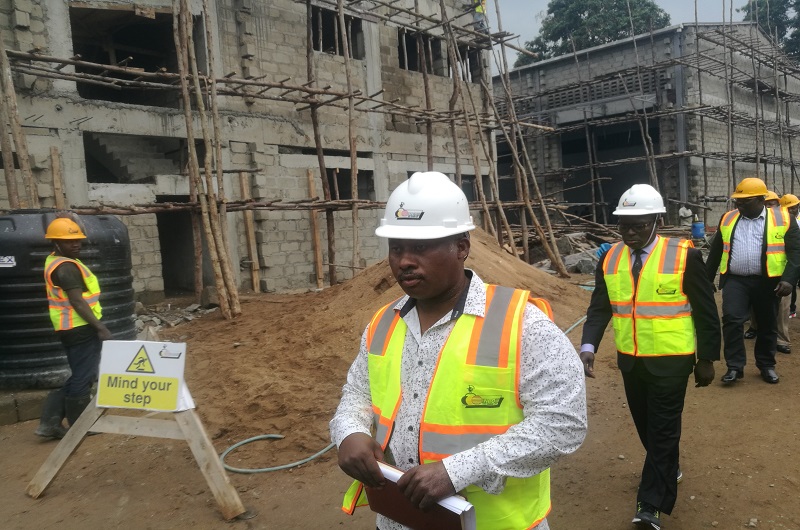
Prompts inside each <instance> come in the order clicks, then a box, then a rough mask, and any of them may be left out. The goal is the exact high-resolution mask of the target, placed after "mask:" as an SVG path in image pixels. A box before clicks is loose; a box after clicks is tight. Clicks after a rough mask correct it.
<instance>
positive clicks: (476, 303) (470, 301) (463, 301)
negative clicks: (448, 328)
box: [394, 269, 486, 320]
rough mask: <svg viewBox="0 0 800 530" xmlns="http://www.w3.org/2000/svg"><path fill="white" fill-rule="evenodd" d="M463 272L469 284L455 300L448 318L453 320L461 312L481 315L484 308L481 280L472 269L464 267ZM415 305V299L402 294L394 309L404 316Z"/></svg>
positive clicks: (483, 290) (483, 292)
mask: <svg viewBox="0 0 800 530" xmlns="http://www.w3.org/2000/svg"><path fill="white" fill-rule="evenodd" d="M464 274H465V275H466V277H467V278H469V286H468V287H467V288H466V289H464V290H463V291H462V292H461V295H460V296H459V298H458V301H456V305H455V307H453V311H452V312H451V313H450V320H454V319H456V318H458V317H460V316H461V315H463V314H465V313H466V314H468V315H475V316H483V313H484V311H485V310H486V288H485V287H484V285H483V280H481V279H480V277H479V276H478V275H477V274H476V273H475V271H473V270H472V269H464ZM416 305H417V300H416V299H415V298H411V297H410V296H408V295H405V296H403V297H402V298H401V299H400V300H399V301H398V302H397V304H395V306H394V309H396V310H399V311H400V317H401V318H402V317H405V316H406V315H407V314H408V312H409V311H411V309H412V308H414V307H415V306H416Z"/></svg>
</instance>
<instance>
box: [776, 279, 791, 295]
mask: <svg viewBox="0 0 800 530" xmlns="http://www.w3.org/2000/svg"><path fill="white" fill-rule="evenodd" d="M791 293H792V284H791V283H789V282H784V281H780V282H778V286H777V287H776V288H775V296H781V297H783V296H786V295H788V294H791Z"/></svg>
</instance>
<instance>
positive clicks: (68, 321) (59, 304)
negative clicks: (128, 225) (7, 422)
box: [36, 217, 111, 438]
mask: <svg viewBox="0 0 800 530" xmlns="http://www.w3.org/2000/svg"><path fill="white" fill-rule="evenodd" d="M45 238H47V239H49V240H50V241H52V242H53V244H54V252H53V253H52V254H50V255H49V256H47V259H46V260H45V265H44V280H45V284H46V286H47V300H48V302H49V304H50V320H51V322H52V324H53V328H54V329H55V331H56V334H57V335H58V338H59V339H60V340H61V344H63V346H64V349H65V350H66V352H67V362H68V363H69V367H70V370H71V371H72V374H71V375H70V377H69V378H68V379H67V381H66V382H65V383H64V386H63V387H61V388H59V389H58V390H53V391H52V392H50V394H48V396H47V399H46V400H45V402H44V406H43V407H42V413H41V418H40V423H39V427H38V428H37V429H36V434H37V435H39V436H43V437H46V438H62V437H63V436H64V434H65V433H66V429H65V428H64V427H63V425H62V421H63V420H64V418H65V417H66V418H67V422H68V423H69V425H70V426H71V425H73V424H74V423H75V421H76V420H77V419H78V417H80V415H81V413H82V412H83V409H85V408H86V406H87V405H88V404H89V402H90V401H91V388H92V383H94V381H95V380H96V379H97V374H98V370H99V366H100V350H101V348H102V341H104V340H108V339H111V332H110V331H109V330H108V328H107V327H106V326H105V324H103V323H102V322H101V321H100V319H101V318H102V316H103V310H102V308H101V307H100V284H99V283H98V281H97V277H96V276H95V275H94V274H92V271H90V270H89V268H88V267H87V266H86V265H84V264H83V263H82V262H81V260H79V259H78V256H79V255H80V251H81V240H83V239H86V235H85V234H84V233H83V231H82V230H81V228H80V227H79V226H78V224H77V223H75V221H73V220H72V219H68V218H66V217H59V218H57V219H55V220H53V222H51V223H50V225H49V226H48V227H47V232H46V234H45Z"/></svg>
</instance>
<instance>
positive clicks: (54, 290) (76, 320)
mask: <svg viewBox="0 0 800 530" xmlns="http://www.w3.org/2000/svg"><path fill="white" fill-rule="evenodd" d="M67 262H69V263H74V264H75V265H77V266H78V270H79V271H81V276H83V283H84V284H86V289H87V290H86V291H83V293H82V294H83V299H84V300H86V303H87V304H89V307H90V308H91V309H92V313H94V316H95V317H97V319H98V320H99V319H100V318H102V316H103V309H102V308H101V307H100V284H99V283H98V281H97V276H95V275H94V274H92V271H90V270H89V268H88V267H87V266H86V265H84V264H83V263H81V261H80V260H78V259H70V258H65V257H64V256H56V255H55V254H50V255H49V256H47V259H46V260H45V262H44V281H45V283H46V284H47V301H48V302H49V304H50V321H51V322H52V323H53V328H54V329H55V330H56V331H64V330H67V329H72V328H77V327H79V326H86V325H88V324H89V323H88V322H86V320H84V319H83V317H82V316H80V315H79V314H78V312H77V311H75V308H73V307H72V304H71V303H70V302H69V297H68V296H67V293H66V291H64V289H62V288H61V287H59V286H57V285H54V284H53V279H52V275H53V271H55V270H56V268H57V267H58V266H59V265H61V264H62V263H67Z"/></svg>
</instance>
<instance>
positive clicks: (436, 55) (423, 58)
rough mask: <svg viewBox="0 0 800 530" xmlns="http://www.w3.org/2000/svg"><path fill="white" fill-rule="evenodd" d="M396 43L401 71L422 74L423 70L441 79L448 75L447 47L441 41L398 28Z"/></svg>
mask: <svg viewBox="0 0 800 530" xmlns="http://www.w3.org/2000/svg"><path fill="white" fill-rule="evenodd" d="M397 41H398V50H397V55H398V60H399V66H400V68H401V69H403V70H409V71H411V72H422V71H423V69H425V70H426V71H427V72H428V73H430V74H433V75H438V76H443V77H447V76H448V75H449V73H450V68H449V65H448V60H447V46H446V45H445V44H444V42H443V41H442V39H437V38H436V37H431V36H430V35H420V34H419V33H417V32H412V31H408V30H406V29H405V28H399V29H398V30H397ZM420 45H421V46H422V48H420Z"/></svg>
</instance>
